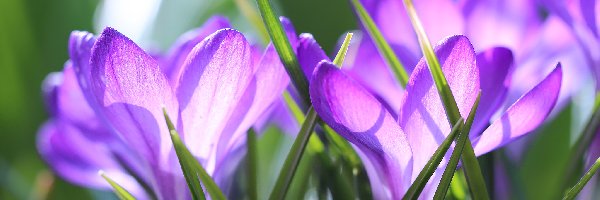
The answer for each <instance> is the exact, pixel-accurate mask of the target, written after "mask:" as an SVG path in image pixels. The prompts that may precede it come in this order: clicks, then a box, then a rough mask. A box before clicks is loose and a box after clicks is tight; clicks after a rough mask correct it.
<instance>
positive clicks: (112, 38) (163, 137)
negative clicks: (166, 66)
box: [91, 28, 178, 165]
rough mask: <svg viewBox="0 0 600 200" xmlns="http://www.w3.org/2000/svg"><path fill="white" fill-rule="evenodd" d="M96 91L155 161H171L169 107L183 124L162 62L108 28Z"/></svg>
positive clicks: (95, 53) (96, 55) (120, 127)
mask: <svg viewBox="0 0 600 200" xmlns="http://www.w3.org/2000/svg"><path fill="white" fill-rule="evenodd" d="M91 66H92V79H91V80H92V81H91V82H92V90H93V92H94V94H95V95H96V100H97V102H98V104H99V105H100V106H101V109H100V111H101V113H102V114H103V115H105V116H106V119H107V120H108V122H110V124H111V125H112V127H114V129H115V130H116V131H117V132H118V133H120V134H121V136H122V137H123V139H124V140H125V141H127V142H128V143H129V145H130V146H131V148H132V149H135V150H137V151H138V153H139V155H140V156H141V157H143V158H144V159H145V160H147V161H148V162H149V163H150V164H153V165H158V164H161V163H166V162H167V161H168V159H169V154H171V153H172V144H171V142H170V136H169V133H168V128H167V126H166V124H165V122H164V121H165V119H164V116H163V111H162V109H163V107H164V108H166V109H167V112H168V114H169V116H170V117H171V118H172V119H173V122H174V123H177V117H178V115H177V112H176V109H177V108H178V106H177V101H176V99H175V98H174V95H173V91H172V89H171V87H170V85H169V83H168V81H167V78H166V77H165V75H164V74H163V73H162V72H161V70H160V68H159V66H158V64H157V63H156V61H155V60H154V59H153V58H152V57H150V56H149V55H148V54H146V53H145V52H144V51H143V50H142V49H140V48H139V47H138V46H137V45H136V44H135V43H133V42H132V41H131V40H130V39H129V38H127V37H125V36H124V35H122V34H121V33H119V32H117V31H116V30H114V29H112V28H106V29H104V31H103V32H102V34H101V35H100V38H99V39H98V41H97V42H96V44H95V46H94V48H93V50H92V58H91Z"/></svg>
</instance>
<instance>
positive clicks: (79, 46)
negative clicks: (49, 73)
mask: <svg viewBox="0 0 600 200" xmlns="http://www.w3.org/2000/svg"><path fill="white" fill-rule="evenodd" d="M94 43H96V37H94V35H93V34H91V33H88V32H85V31H73V32H72V33H71V36H70V37H69V57H70V58H71V63H72V65H73V69H74V70H75V73H76V74H77V81H78V82H79V85H80V87H81V91H82V92H83V95H84V96H85V99H86V100H87V101H88V102H92V103H94V102H95V99H94V95H93V94H92V91H91V89H90V81H91V80H92V79H91V74H92V71H91V67H90V58H91V55H92V47H93V46H94ZM91 106H92V108H94V106H96V105H91Z"/></svg>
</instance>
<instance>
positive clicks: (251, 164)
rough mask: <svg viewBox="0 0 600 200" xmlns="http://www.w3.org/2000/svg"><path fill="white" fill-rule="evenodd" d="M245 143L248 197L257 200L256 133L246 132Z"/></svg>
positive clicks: (252, 130) (251, 129)
mask: <svg viewBox="0 0 600 200" xmlns="http://www.w3.org/2000/svg"><path fill="white" fill-rule="evenodd" d="M246 142H247V143H248V144H247V145H246V146H247V147H248V154H247V156H246V158H247V159H248V169H247V170H248V196H249V197H250V198H249V199H250V200H257V199H258V186H257V182H258V181H257V179H258V178H257V176H256V173H257V169H256V166H257V164H256V161H257V158H256V156H257V150H256V132H255V131H254V129H253V128H250V130H248V133H247V135H246Z"/></svg>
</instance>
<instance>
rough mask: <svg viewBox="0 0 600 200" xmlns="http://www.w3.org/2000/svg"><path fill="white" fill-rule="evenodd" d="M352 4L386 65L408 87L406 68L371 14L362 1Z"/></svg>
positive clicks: (353, 0) (352, 1)
mask: <svg viewBox="0 0 600 200" xmlns="http://www.w3.org/2000/svg"><path fill="white" fill-rule="evenodd" d="M350 2H351V4H352V6H353V7H354V10H356V13H357V14H358V18H359V19H360V21H361V22H362V24H363V25H364V26H365V28H366V29H367V32H368V33H369V35H370V36H371V38H372V39H373V41H374V42H375V46H377V49H378V50H379V53H381V54H382V55H383V58H384V59H385V61H386V63H387V64H388V65H389V66H390V67H391V68H392V71H393V72H394V75H396V79H398V81H400V84H401V85H402V87H406V83H408V74H407V73H406V70H405V68H404V66H403V65H402V63H401V62H400V60H399V59H398V56H396V53H394V51H393V50H392V47H390V45H389V44H388V43H387V41H386V40H385V38H383V35H382V34H381V31H379V28H377V25H376V24H375V22H374V21H373V19H372V18H371V16H369V13H368V12H367V11H366V10H365V8H364V6H363V5H362V4H361V3H360V1H359V0H351V1H350Z"/></svg>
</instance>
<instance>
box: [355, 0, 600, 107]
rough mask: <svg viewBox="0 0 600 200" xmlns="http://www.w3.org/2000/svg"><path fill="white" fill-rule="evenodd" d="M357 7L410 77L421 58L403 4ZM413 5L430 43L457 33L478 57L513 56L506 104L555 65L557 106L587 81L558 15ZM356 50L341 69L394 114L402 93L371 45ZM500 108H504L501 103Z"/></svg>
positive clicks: (506, 7) (489, 6)
mask: <svg viewBox="0 0 600 200" xmlns="http://www.w3.org/2000/svg"><path fill="white" fill-rule="evenodd" d="M361 2H362V3H363V4H364V6H365V8H366V9H367V11H368V12H369V14H370V15H371V16H372V17H373V19H374V21H375V23H376V24H377V25H378V27H379V28H380V29H381V31H382V34H383V36H384V37H385V38H386V40H387V41H388V42H389V43H390V45H391V46H392V48H393V49H394V51H395V52H396V54H397V55H398V57H399V59H400V60H401V61H402V63H403V64H404V66H405V67H407V68H408V69H407V71H408V72H409V73H410V72H411V71H412V67H413V66H415V64H416V62H417V61H418V59H419V58H420V57H421V55H422V54H421V51H420V48H419V45H418V42H417V41H418V40H417V38H416V35H415V33H414V31H412V30H413V28H412V26H411V23H410V20H409V18H408V15H407V14H406V12H405V8H404V6H403V4H402V1H400V0H361ZM414 5H415V9H416V10H417V13H418V14H419V17H420V19H421V20H422V24H423V26H424V28H425V31H426V32H427V35H428V37H429V39H430V40H431V41H433V42H435V41H439V40H440V39H442V38H444V37H446V36H448V35H457V34H460V35H465V36H467V37H469V39H470V40H471V41H472V42H473V44H474V45H475V46H474V48H475V50H476V52H481V53H482V54H488V55H491V54H494V53H493V52H496V51H497V48H506V49H508V50H510V51H512V54H513V56H511V59H513V60H514V63H513V64H514V66H515V67H514V68H511V69H509V70H508V72H507V73H508V74H509V76H508V77H507V78H506V83H507V84H510V85H511V87H509V90H508V92H507V94H506V95H507V99H508V100H509V101H508V102H513V101H515V100H516V99H517V98H519V97H520V96H522V95H523V94H524V93H525V92H526V91H529V90H530V89H531V88H533V86H535V85H536V84H537V83H538V82H540V81H541V80H542V79H543V78H544V76H543V75H544V74H547V73H550V72H551V71H552V70H553V68H552V67H553V66H554V64H555V63H557V62H559V61H560V62H561V63H563V64H564V65H565V68H564V73H565V81H564V84H562V86H561V87H562V89H561V95H560V98H559V105H562V104H563V102H566V101H568V99H569V98H568V97H570V96H571V95H573V93H576V92H578V91H579V89H580V87H581V86H582V85H584V84H585V83H586V81H588V80H591V76H589V75H590V73H588V71H589V70H588V68H587V67H586V66H587V65H590V63H587V62H586V60H585V56H584V52H583V51H582V50H581V49H580V48H579V47H578V45H577V42H576V39H575V37H573V34H571V33H570V31H569V27H568V26H567V25H566V24H565V23H563V22H562V21H561V20H560V19H559V18H558V17H557V16H556V15H549V16H547V17H544V16H542V15H541V14H539V10H540V8H539V4H538V3H537V1H533V0H531V1H522V0H508V1H498V0H458V1H456V0H423V1H415V2H414ZM355 47H357V48H358V49H357V50H356V54H354V55H351V56H350V58H355V59H349V60H348V62H347V64H346V65H345V66H344V70H348V71H347V72H348V74H349V75H350V76H351V77H353V78H354V79H356V80H357V81H359V82H360V83H362V84H363V85H365V87H367V88H368V89H369V90H371V91H372V92H374V93H375V94H376V95H377V96H378V97H381V98H382V99H384V100H386V101H387V103H388V104H389V105H390V106H391V107H392V108H393V110H394V111H397V110H398V109H399V108H400V102H399V101H396V99H397V96H398V95H399V94H401V93H402V91H403V88H402V87H401V86H400V84H399V83H398V82H397V81H396V80H395V77H394V76H393V74H392V73H391V71H390V70H389V69H388V67H387V66H386V65H385V62H384V61H383V60H382V57H381V56H379V53H378V51H377V49H376V48H375V46H374V45H373V42H372V41H371V39H370V38H368V37H367V36H365V37H363V39H362V41H360V43H358V45H355ZM485 52H489V53H485ZM478 57H479V56H478ZM501 76H504V74H502V75H501ZM374 80H377V81H374ZM482 84H483V83H482ZM500 103H501V104H503V105H504V106H508V104H506V102H504V101H502V102H500Z"/></svg>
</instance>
